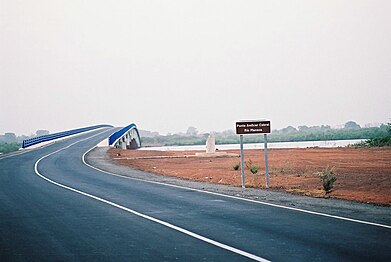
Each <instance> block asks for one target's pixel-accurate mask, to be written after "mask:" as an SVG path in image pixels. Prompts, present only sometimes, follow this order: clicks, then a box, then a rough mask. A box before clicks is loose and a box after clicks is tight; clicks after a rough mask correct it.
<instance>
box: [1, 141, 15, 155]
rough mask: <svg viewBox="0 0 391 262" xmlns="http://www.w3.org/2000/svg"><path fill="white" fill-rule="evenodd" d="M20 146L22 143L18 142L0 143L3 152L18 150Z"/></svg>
mask: <svg viewBox="0 0 391 262" xmlns="http://www.w3.org/2000/svg"><path fill="white" fill-rule="evenodd" d="M19 148H20V144H18V143H0V153H3V154H7V153H10V152H14V151H18V150H19Z"/></svg>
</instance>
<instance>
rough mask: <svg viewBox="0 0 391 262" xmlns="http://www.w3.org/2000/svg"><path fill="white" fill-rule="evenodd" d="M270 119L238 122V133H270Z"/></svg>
mask: <svg viewBox="0 0 391 262" xmlns="http://www.w3.org/2000/svg"><path fill="white" fill-rule="evenodd" d="M269 133H270V121H243V122H236V134H237V135H249V134H269Z"/></svg>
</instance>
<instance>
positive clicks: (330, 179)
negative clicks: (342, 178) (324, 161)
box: [316, 167, 337, 195]
mask: <svg viewBox="0 0 391 262" xmlns="http://www.w3.org/2000/svg"><path fill="white" fill-rule="evenodd" d="M316 174H317V175H319V176H320V179H321V180H322V184H323V190H324V191H325V192H326V195H327V194H329V193H331V192H332V191H333V186H334V182H335V181H337V177H336V176H335V175H334V172H333V168H330V167H326V168H325V169H324V170H323V171H322V172H318V173H316Z"/></svg>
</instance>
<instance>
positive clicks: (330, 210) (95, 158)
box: [86, 147, 391, 225]
mask: <svg viewBox="0 0 391 262" xmlns="http://www.w3.org/2000/svg"><path fill="white" fill-rule="evenodd" d="M107 150H108V148H107V147H96V148H94V149H93V150H91V151H90V152H89V153H88V154H87V155H86V162H87V163H88V164H90V165H92V166H94V167H96V168H99V169H102V170H105V171H108V172H111V173H114V174H118V175H122V176H126V177H129V178H135V179H142V180H146V181H152V182H159V183H165V184H169V185H175V186H181V187H187V188H192V189H197V190H204V191H208V192H214V193H219V194H224V195H229V196H235V197H241V198H244V199H251V200H255V201H262V202H267V203H270V204H275V205H282V206H286V207H290V208H298V209H305V210H309V211H314V212H320V213H326V214H330V215H335V216H342V217H347V218H352V219H358V220H363V221H368V222H374V223H380V224H385V225H391V207H385V206H375V205H372V204H364V203H356V202H351V201H345V200H337V199H324V198H311V197H307V196H298V195H291V194H288V193H285V192H278V191H272V190H262V189H254V188H246V189H243V188H241V187H233V186H228V185H222V184H212V183H206V182H198V181H190V180H183V179H178V178H174V177H167V176H160V175H155V174H151V173H147V172H143V171H140V170H135V169H132V168H129V167H126V166H121V165H118V164H116V163H114V162H113V161H112V160H111V159H110V158H109V157H108V155H107V154H106V152H107Z"/></svg>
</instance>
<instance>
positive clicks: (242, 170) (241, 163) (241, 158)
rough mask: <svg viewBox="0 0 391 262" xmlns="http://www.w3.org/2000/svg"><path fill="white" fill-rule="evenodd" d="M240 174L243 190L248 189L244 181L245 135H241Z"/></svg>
mask: <svg viewBox="0 0 391 262" xmlns="http://www.w3.org/2000/svg"><path fill="white" fill-rule="evenodd" d="M240 172H241V174H242V188H246V185H245V181H244V150H243V135H240Z"/></svg>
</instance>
